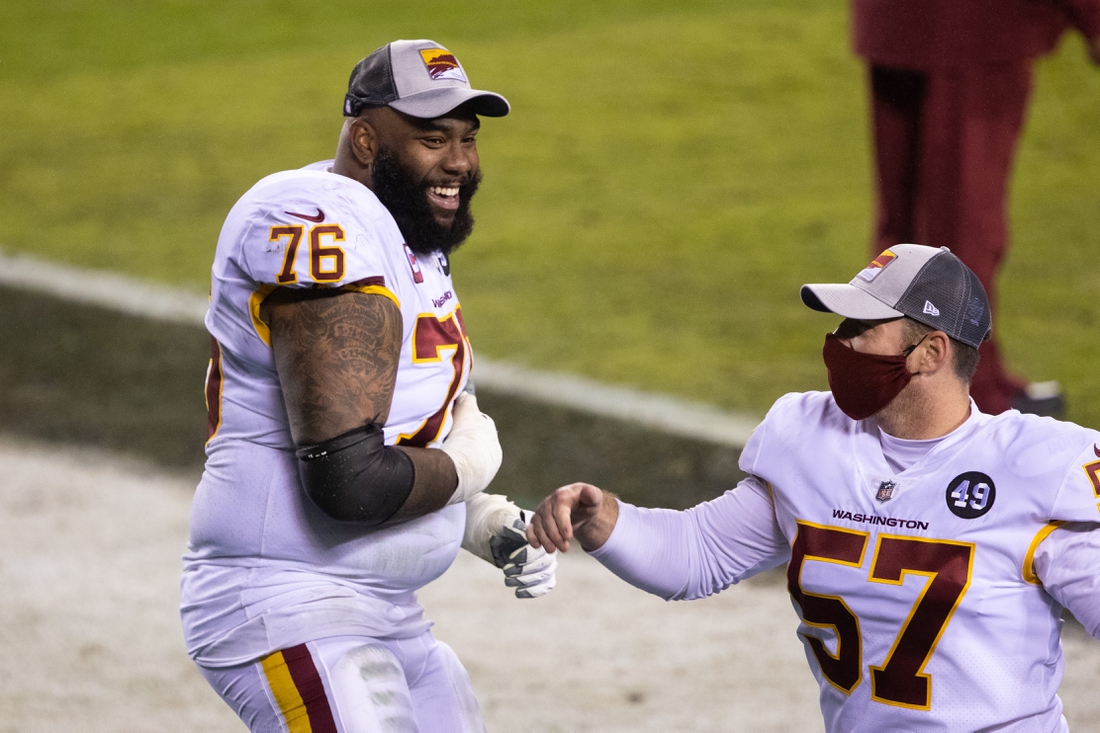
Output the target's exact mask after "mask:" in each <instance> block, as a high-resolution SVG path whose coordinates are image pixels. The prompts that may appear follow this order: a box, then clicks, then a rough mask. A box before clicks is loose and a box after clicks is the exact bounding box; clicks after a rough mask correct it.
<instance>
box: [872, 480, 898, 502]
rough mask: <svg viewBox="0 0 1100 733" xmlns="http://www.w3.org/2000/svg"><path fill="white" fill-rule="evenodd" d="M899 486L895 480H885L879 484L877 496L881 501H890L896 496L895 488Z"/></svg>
mask: <svg viewBox="0 0 1100 733" xmlns="http://www.w3.org/2000/svg"><path fill="white" fill-rule="evenodd" d="M896 487H897V484H895V483H894V482H893V481H883V482H882V483H881V484H879V485H878V491H877V492H875V498H876V499H878V500H879V501H890V499H892V498H893V496H894V489H895V488H896Z"/></svg>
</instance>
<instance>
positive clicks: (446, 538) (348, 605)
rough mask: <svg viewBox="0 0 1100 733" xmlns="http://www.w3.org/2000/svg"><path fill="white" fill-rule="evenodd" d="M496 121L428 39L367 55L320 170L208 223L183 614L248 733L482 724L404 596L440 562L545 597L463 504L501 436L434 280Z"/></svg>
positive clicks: (458, 669)
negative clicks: (483, 133) (483, 120)
mask: <svg viewBox="0 0 1100 733" xmlns="http://www.w3.org/2000/svg"><path fill="white" fill-rule="evenodd" d="M508 111H509V105H508V102H507V101H506V100H505V99H504V97H502V96H500V95H498V94H495V93H492V92H486V91H480V90H475V89H473V88H471V86H470V83H469V81H468V79H467V77H466V71H465V69H464V68H463V67H462V65H461V64H460V63H459V62H458V60H457V59H456V58H455V57H454V55H452V54H451V53H450V52H449V51H448V50H447V49H445V48H443V47H442V46H440V45H439V44H437V43H435V42H433V41H427V40H419V41H395V42H393V43H390V44H387V45H386V46H384V47H382V48H380V49H378V50H376V51H375V52H373V53H372V54H370V55H369V56H368V57H366V58H365V59H363V60H362V61H360V62H359V64H358V65H356V67H355V69H354V70H353V71H352V74H351V78H350V81H349V85H348V92H347V95H346V97H345V100H344V107H343V112H344V115H345V121H344V125H343V129H342V131H341V133H340V137H339V142H338V145H337V150H336V157H335V159H334V160H328V161H324V162H320V163H316V164H313V165H310V166H307V167H306V168H303V169H301V170H292V171H285V172H282V173H276V174H274V175H271V176H268V177H266V178H264V179H263V180H261V181H260V182H259V183H257V184H256V185H255V186H253V187H252V188H251V189H250V190H249V191H248V192H247V193H245V194H244V196H242V197H241V199H240V200H239V201H238V202H237V203H236V205H235V206H234V207H233V208H232V210H231V211H230V212H229V215H228V218H227V219H226V221H225V224H224V226H223V228H222V231H221V236H220V237H219V239H218V246H217V251H216V254H215V257H214V265H213V285H212V290H211V302H210V309H209V312H208V314H207V316H206V326H207V329H208V330H209V331H210V334H211V336H212V344H213V346H212V359H211V364H210V370H209V374H208V378H207V383H206V396H207V404H208V408H209V415H210V425H209V428H210V437H209V440H208V442H207V445H206V452H207V463H206V470H205V472H204V474H203V478H202V481H201V483H200V484H199V486H198V489H197V491H196V494H195V499H194V504H193V508H192V514H191V529H190V541H189V544H188V549H187V553H186V555H185V556H184V572H183V579H182V583H181V585H182V603H181V615H182V619H183V626H184V632H185V637H186V640H187V645H188V651H189V653H190V654H191V656H192V657H193V658H194V660H195V661H196V663H197V664H198V665H199V668H200V670H201V671H202V674H203V675H204V676H205V677H206V679H207V680H208V681H209V682H210V684H211V685H212V686H213V687H214V689H215V690H216V691H217V692H218V694H220V695H221V696H222V698H223V699H224V700H225V701H226V702H227V703H228V704H229V705H230V706H231V707H232V708H233V709H234V711H236V712H237V714H238V715H240V717H241V718H242V720H244V721H245V723H246V724H247V725H248V726H249V728H250V729H251V730H252V731H254V732H257V733H258V732H259V731H264V732H267V731H285V730H289V731H306V730H312V731H314V732H315V733H320V732H321V731H332V732H333V733H334V732H335V731H337V730H339V731H348V732H349V733H350V732H351V731H376V730H403V731H417V730H419V731H432V732H433V733H435V732H437V731H453V732H454V733H458V732H459V731H463V732H468V731H480V730H483V729H484V726H483V724H482V722H481V717H480V713H479V711H478V706H477V702H476V700H475V699H474V696H473V693H472V691H471V688H470V682H469V678H468V677H467V675H466V672H465V670H464V669H463V668H462V665H461V664H460V663H459V661H458V660H457V659H456V657H455V655H454V653H453V652H452V651H451V650H450V648H448V647H447V646H446V645H445V644H442V643H440V642H438V641H436V640H435V639H434V638H433V636H432V634H431V633H430V631H429V627H430V625H431V624H430V622H429V621H427V620H426V619H425V618H424V613H423V609H422V608H421V606H420V605H419V604H418V603H417V599H416V591H417V589H419V588H421V587H422V586H424V585H425V584H427V583H428V582H430V581H432V580H433V579H435V578H437V577H438V576H439V575H440V574H442V573H443V572H444V571H445V570H446V569H447V568H448V567H449V566H450V564H451V562H452V561H453V560H454V558H455V555H456V553H457V552H458V550H459V547H460V546H461V547H464V548H466V549H468V550H470V551H472V552H474V553H475V554H477V555H478V556H480V557H482V558H483V559H485V560H487V561H489V562H492V563H494V564H495V565H497V566H498V567H501V568H503V570H504V574H505V576H506V584H507V585H509V586H511V587H514V588H516V595H518V596H519V597H522V598H531V597H536V596H539V595H542V594H544V593H546V592H547V591H549V590H550V588H552V587H553V585H554V570H555V562H556V560H555V558H554V555H552V554H547V553H545V552H544V551H542V550H537V551H536V550H533V549H532V548H530V547H529V546H527V545H526V541H525V538H524V535H523V528H524V525H525V523H524V515H523V514H522V513H521V511H520V510H519V509H518V508H517V507H516V506H515V505H514V504H512V503H511V502H509V501H507V500H506V499H505V498H504V497H501V496H495V495H488V494H485V493H483V489H485V488H486V486H487V485H488V484H489V482H490V481H491V480H492V478H493V476H494V474H495V473H496V471H497V469H498V468H499V466H500V461H501V451H500V444H499V442H498V441H497V434H496V428H495V426H494V424H493V421H492V420H491V419H490V418H489V417H488V416H486V415H484V414H482V413H481V411H480V410H479V409H478V405H477V399H476V397H475V396H474V395H473V394H472V389H471V387H472V383H470V381H469V379H470V371H471V368H472V365H473V355H472V352H471V349H470V342H469V339H468V338H467V333H466V327H465V325H464V323H463V319H462V310H461V307H460V305H459V299H458V297H457V295H456V293H455V290H454V286H453V285H452V283H451V269H450V268H451V265H450V254H451V252H452V251H453V250H454V249H455V248H456V247H458V246H459V245H460V244H461V243H462V242H463V240H465V239H466V237H467V236H468V235H469V234H470V231H471V229H472V227H473V219H472V217H471V215H470V199H471V197H472V196H473V195H474V192H475V191H476V190H477V186H478V181H479V179H480V171H479V159H478V152H477V134H478V129H479V127H480V120H479V117H501V116H504V115H505V114H507V113H508Z"/></svg>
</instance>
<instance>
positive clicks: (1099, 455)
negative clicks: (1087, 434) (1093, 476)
mask: <svg viewBox="0 0 1100 733" xmlns="http://www.w3.org/2000/svg"><path fill="white" fill-rule="evenodd" d="M1092 452H1093V453H1095V454H1096V457H1097V458H1100V448H1098V447H1097V446H1096V443H1093V444H1092Z"/></svg>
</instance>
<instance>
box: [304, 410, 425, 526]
mask: <svg viewBox="0 0 1100 733" xmlns="http://www.w3.org/2000/svg"><path fill="white" fill-rule="evenodd" d="M383 440H384V436H383V433H382V428H381V427H380V426H379V425H377V424H375V423H368V424H367V425H364V426H363V427H361V428H355V429H354V430H349V431H348V432H346V433H343V434H341V435H337V436H336V437H335V438H332V439H330V440H326V441H325V442H324V443H319V444H318V445H311V446H306V447H305V448H301V449H299V450H298V451H297V453H296V455H297V456H298V475H299V476H300V477H301V479H302V486H303V487H304V488H305V491H306V495H307V496H308V497H309V498H310V499H311V500H312V501H313V503H314V504H316V505H317V508H318V509H320V510H321V511H323V512H324V513H325V514H327V515H328V516H330V517H332V518H333V519H336V520H338V521H341V522H362V523H363V524H367V525H371V526H374V525H379V524H382V523H383V522H385V521H386V520H387V519H389V518H390V517H392V516H393V515H394V514H396V513H397V510H398V509H400V508H401V505H402V504H404V503H405V499H407V498H408V497H409V494H410V493H412V488H413V480H414V478H415V475H414V471H413V463H412V459H410V458H409V456H408V455H406V454H405V452H404V451H401V450H398V449H397V448H394V447H393V446H387V445H385V444H384V442H383Z"/></svg>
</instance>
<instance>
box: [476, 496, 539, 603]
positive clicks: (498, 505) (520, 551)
mask: <svg viewBox="0 0 1100 733" xmlns="http://www.w3.org/2000/svg"><path fill="white" fill-rule="evenodd" d="M530 516H531V513H530V512H525V511H523V510H522V509H520V508H519V507H518V506H516V505H515V504H513V503H512V502H510V501H508V498H507V497H505V496H501V495H500V494H486V493H484V492H482V493H478V494H475V495H473V496H471V497H470V498H469V499H467V500H466V527H465V529H464V531H463V533H462V548H463V549H464V550H466V551H468V552H472V553H473V554H475V555H477V556H478V557H480V558H481V559H482V560H484V561H485V562H488V563H492V564H493V565H495V566H496V567H498V568H500V569H501V570H503V571H504V584H505V585H506V586H508V587H509V588H515V589H516V597H517V598H538V597H539V596H543V595H546V594H547V593H549V592H550V590H551V589H552V588H553V587H554V584H555V582H557V581H556V579H555V571H556V570H557V567H558V558H557V555H553V554H549V553H547V552H546V551H545V550H541V549H535V548H533V547H531V546H530V545H528V544H527V535H525V534H524V529H525V528H526V526H527V519H528V517H530Z"/></svg>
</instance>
